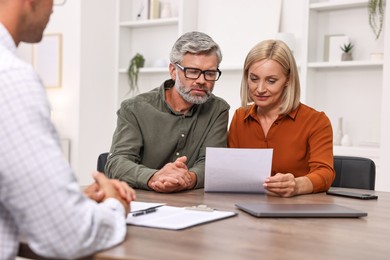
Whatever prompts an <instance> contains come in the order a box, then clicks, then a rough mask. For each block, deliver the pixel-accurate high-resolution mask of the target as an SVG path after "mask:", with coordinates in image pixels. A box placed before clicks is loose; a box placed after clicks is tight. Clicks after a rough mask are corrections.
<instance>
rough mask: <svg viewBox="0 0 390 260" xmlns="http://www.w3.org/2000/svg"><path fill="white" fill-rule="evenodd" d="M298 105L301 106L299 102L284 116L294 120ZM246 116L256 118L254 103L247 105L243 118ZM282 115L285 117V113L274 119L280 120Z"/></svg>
mask: <svg viewBox="0 0 390 260" xmlns="http://www.w3.org/2000/svg"><path fill="white" fill-rule="evenodd" d="M300 107H301V104H299V105H298V107H297V108H296V109H294V110H292V111H290V113H288V114H287V115H286V116H287V117H289V118H291V119H292V120H295V118H296V117H297V114H298V110H299V108H300ZM248 117H252V118H256V117H257V106H256V104H253V105H251V106H250V107H249V109H247V111H246V114H245V116H244V120H246V119H247V118H248ZM284 117H285V115H279V116H278V119H276V120H280V119H282V118H284Z"/></svg>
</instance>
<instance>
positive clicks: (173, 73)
mask: <svg viewBox="0 0 390 260" xmlns="http://www.w3.org/2000/svg"><path fill="white" fill-rule="evenodd" d="M169 75H171V79H173V80H176V66H175V65H173V64H172V63H169Z"/></svg>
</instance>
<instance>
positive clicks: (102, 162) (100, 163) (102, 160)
mask: <svg viewBox="0 0 390 260" xmlns="http://www.w3.org/2000/svg"><path fill="white" fill-rule="evenodd" d="M107 157H108V153H102V154H100V155H99V157H98V160H97V170H98V171H99V172H103V173H104V167H105V166H106V163H107Z"/></svg>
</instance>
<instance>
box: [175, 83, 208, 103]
mask: <svg viewBox="0 0 390 260" xmlns="http://www.w3.org/2000/svg"><path fill="white" fill-rule="evenodd" d="M175 88H176V90H177V92H179V94H180V96H181V97H182V98H183V99H184V100H185V101H187V102H188V103H191V104H197V105H199V104H203V103H205V102H206V101H207V100H208V99H209V98H210V96H211V92H212V90H211V91H207V92H206V95H205V96H193V95H191V90H189V91H186V89H185V87H184V86H183V84H181V81H180V79H179V77H176V82H175Z"/></svg>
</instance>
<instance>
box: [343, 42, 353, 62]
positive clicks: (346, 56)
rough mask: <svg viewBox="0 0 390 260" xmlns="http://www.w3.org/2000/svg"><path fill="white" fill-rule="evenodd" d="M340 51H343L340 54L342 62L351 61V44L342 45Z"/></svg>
mask: <svg viewBox="0 0 390 260" xmlns="http://www.w3.org/2000/svg"><path fill="white" fill-rule="evenodd" d="M340 49H341V50H342V51H343V53H342V54H341V60H342V61H348V60H352V49H353V44H352V43H350V42H349V43H344V44H343V45H342V46H340Z"/></svg>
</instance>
